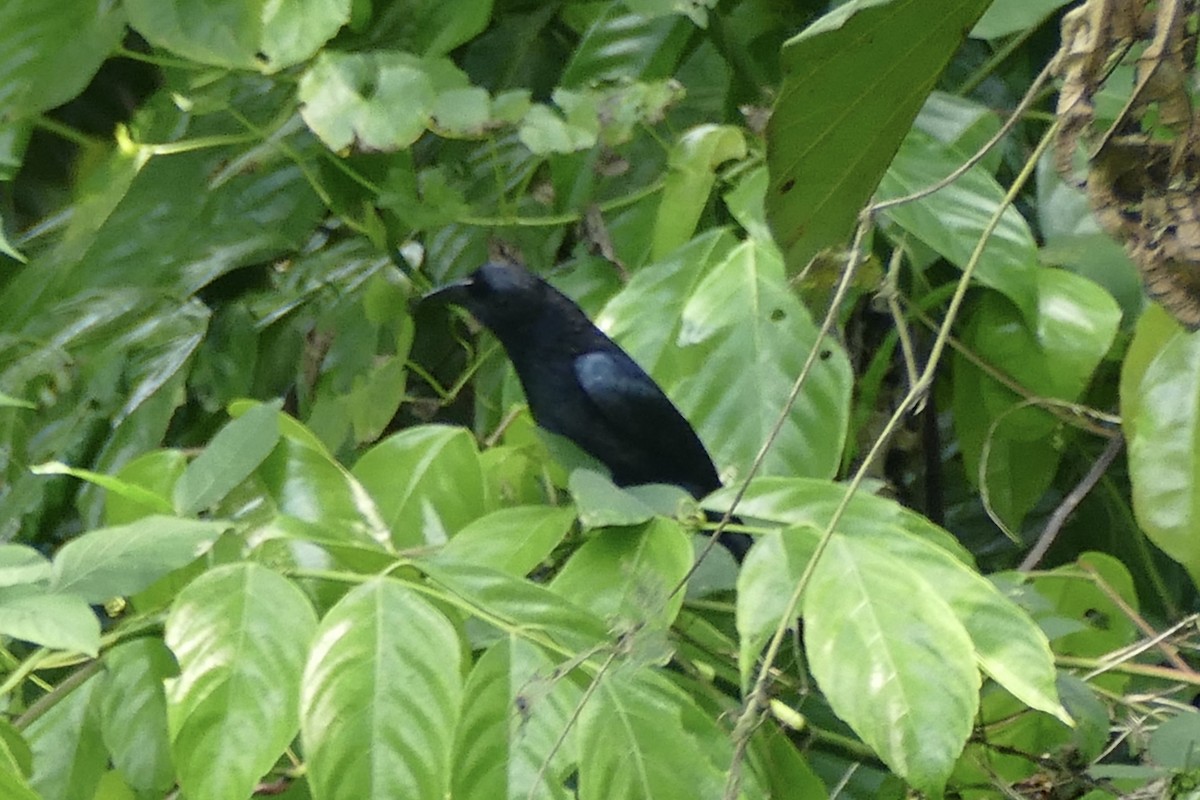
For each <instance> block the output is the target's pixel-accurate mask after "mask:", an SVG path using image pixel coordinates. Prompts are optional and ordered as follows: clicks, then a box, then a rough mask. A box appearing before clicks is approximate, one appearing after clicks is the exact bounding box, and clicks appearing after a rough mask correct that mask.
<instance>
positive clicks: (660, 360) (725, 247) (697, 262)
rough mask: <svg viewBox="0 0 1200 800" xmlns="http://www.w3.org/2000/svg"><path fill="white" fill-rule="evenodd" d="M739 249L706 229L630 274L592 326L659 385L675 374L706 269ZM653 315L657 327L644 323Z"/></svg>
mask: <svg viewBox="0 0 1200 800" xmlns="http://www.w3.org/2000/svg"><path fill="white" fill-rule="evenodd" d="M736 245H737V240H736V239H735V238H734V237H733V236H732V234H730V233H729V231H727V230H725V229H723V228H717V229H715V230H710V231H706V232H705V233H702V234H700V235H698V236H696V237H695V238H693V239H691V240H689V241H688V243H687V244H685V245H684V246H683V247H680V248H679V249H678V250H676V251H675V252H674V253H672V254H671V255H670V256H668V257H667V258H666V259H664V260H662V261H659V262H658V263H655V264H650V265H647V266H645V267H643V268H642V269H639V270H638V271H637V272H636V273H634V275H633V277H632V278H631V279H630V281H629V283H628V284H626V285H625V287H624V289H622V290H621V291H620V292H617V294H615V295H614V296H613V298H612V299H611V300H609V301H608V303H607V305H605V306H604V308H603V309H602V310H601V311H600V313H599V314H597V315H596V325H597V327H599V328H601V329H602V330H604V331H605V332H607V333H608V335H609V336H611V337H613V339H615V340H616V341H618V342H620V344H621V346H622V347H623V348H625V350H626V351H627V352H628V353H629V354H630V355H632V356H633V357H634V359H635V360H636V361H637V362H638V363H639V364H641V365H642V367H643V368H644V369H645V370H646V371H647V372H648V373H650V374H651V375H653V376H654V377H655V378H657V379H658V380H659V381H660V382H664V383H665V381H666V378H667V376H668V375H673V374H674V372H673V371H672V365H673V362H674V360H675V358H676V352H677V351H676V348H677V346H678V345H677V344H676V342H677V340H678V337H679V331H680V328H681V326H682V324H683V309H684V306H685V305H687V301H688V298H689V297H691V295H692V292H693V291H695V289H696V286H697V285H698V284H699V283H700V281H701V280H702V278H703V277H704V275H705V274H706V272H707V271H708V269H710V268H711V267H713V266H714V265H716V264H720V263H722V262H723V261H724V260H725V258H726V257H727V256H728V255H729V252H730V250H732V249H733V248H734V247H735V246H736ZM649 314H653V315H654V318H655V324H653V325H647V324H646V319H647V315H649Z"/></svg>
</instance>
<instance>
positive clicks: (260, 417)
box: [174, 401, 281, 516]
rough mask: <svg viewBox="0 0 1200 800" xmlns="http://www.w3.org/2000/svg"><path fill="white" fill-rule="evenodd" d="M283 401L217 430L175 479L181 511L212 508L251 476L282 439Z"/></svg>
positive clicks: (252, 412)
mask: <svg viewBox="0 0 1200 800" xmlns="http://www.w3.org/2000/svg"><path fill="white" fill-rule="evenodd" d="M280 405H281V404H280V403H279V402H278V401H275V402H272V403H263V404H261V405H258V406H256V407H254V408H252V409H250V410H249V411H247V412H246V413H245V414H243V415H242V416H240V417H238V418H237V419H234V420H231V421H230V422H229V424H227V425H226V426H225V427H224V428H222V429H221V430H219V431H217V434H216V436H214V437H213V438H212V440H211V441H210V442H209V443H208V446H207V447H205V448H204V450H203V452H201V453H200V455H198V456H197V457H196V459H195V460H194V461H193V462H192V463H190V464H188V466H187V469H185V470H184V471H183V474H182V475H180V476H179V480H178V481H177V482H176V483H175V491H174V501H175V509H176V511H177V512H178V513H179V514H181V515H183V516H188V515H191V514H195V513H196V512H198V511H203V510H205V509H207V508H210V507H211V506H213V505H215V504H216V503H217V502H218V501H220V500H221V499H222V498H224V497H225V495H227V494H229V492H231V491H232V490H233V489H234V488H235V487H236V486H237V485H238V484H240V483H241V482H242V481H244V480H246V478H248V477H250V474H251V473H252V472H254V470H256V469H257V468H258V466H259V465H260V464H262V462H263V460H264V459H266V457H267V456H268V455H270V453H271V451H272V450H274V449H275V445H276V444H277V443H278V442H279V408H280Z"/></svg>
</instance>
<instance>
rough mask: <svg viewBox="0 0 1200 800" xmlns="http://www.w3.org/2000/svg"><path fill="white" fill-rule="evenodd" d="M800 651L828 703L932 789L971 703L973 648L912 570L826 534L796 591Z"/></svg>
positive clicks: (945, 770) (965, 732)
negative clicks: (800, 592) (799, 593)
mask: <svg viewBox="0 0 1200 800" xmlns="http://www.w3.org/2000/svg"><path fill="white" fill-rule="evenodd" d="M804 642H805V651H806V652H807V654H808V657H809V663H810V666H811V668H812V671H813V675H814V676H815V677H816V679H817V683H818V684H819V685H820V687H821V690H822V691H823V692H824V694H825V696H826V698H827V699H828V700H829V704H830V706H832V707H833V710H834V712H835V713H836V714H837V715H838V716H839V717H841V718H842V719H843V720H845V721H846V723H847V724H849V725H850V727H851V728H853V729H854V732H855V733H856V734H858V736H859V737H860V738H861V739H862V740H863V741H864V742H866V743H867V744H868V745H870V746H871V748H872V749H873V750H874V751H875V752H876V753H878V754H879V757H880V758H882V759H883V761H884V763H886V764H887V765H888V767H889V768H891V769H892V770H893V771H894V772H895V773H896V774H897V775H900V776H901V777H903V778H904V779H905V780H906V781H908V782H909V783H910V784H912V786H913V787H914V788H916V789H918V790H920V791H923V792H928V793H931V794H934V795H939V794H940V793H941V791H942V789H943V787H944V786H945V785H946V781H947V780H948V779H949V777H950V773H951V771H952V770H953V768H954V763H955V761H957V760H958V757H959V755H960V754H961V753H962V751H963V747H964V746H965V745H966V743H967V738H968V737H969V736H970V734H971V727H972V724H973V722H974V718H975V712H976V711H977V710H978V708H979V694H978V693H979V685H980V680H979V672H978V670H977V669H976V667H975V664H974V648H973V646H972V642H971V639H970V637H969V636H968V635H967V632H966V630H964V629H963V626H962V624H961V623H960V622H959V620H958V619H956V618H955V615H954V612H953V610H952V609H951V608H950V606H949V605H948V604H947V603H946V601H945V600H943V599H942V598H941V597H940V596H939V594H938V592H937V590H936V588H935V587H934V586H931V585H929V584H926V583H925V582H924V581H923V580H922V577H921V575H920V573H918V572H916V571H914V570H912V569H911V568H910V567H909V565H908V564H906V563H905V562H903V561H901V560H898V559H896V558H894V557H892V556H890V555H888V554H886V553H884V552H882V551H880V550H879V549H877V548H875V547H872V546H870V545H869V544H868V543H866V542H862V541H859V540H857V539H855V538H853V537H835V538H834V539H833V540H832V541H831V542H830V543H829V546H828V548H827V549H826V551H825V554H824V555H823V556H822V557H821V560H820V561H819V562H818V563H817V567H816V570H815V571H814V573H813V576H812V582H811V583H810V584H809V587H808V592H807V593H806V595H805V598H804Z"/></svg>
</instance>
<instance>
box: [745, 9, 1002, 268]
mask: <svg viewBox="0 0 1200 800" xmlns="http://www.w3.org/2000/svg"><path fill="white" fill-rule="evenodd" d="M990 2H991V0H923V1H922V2H913V0H904V1H902V2H891V0H863V1H862V2H856V3H846V4H843V5H841V6H840V7H838V8H836V9H835V10H833V11H831V12H829V13H828V14H826V15H825V16H824V17H822V18H821V19H819V20H817V22H815V23H814V24H812V25H810V26H809V27H808V28H806V29H805V30H804V31H803V32H801V33H800V34H798V35H797V36H795V37H793V38H792V39H790V40H788V42H787V43H786V44H785V45H784V48H783V54H782V61H783V70H784V75H785V78H784V83H783V86H782V87H781V88H780V90H779V96H778V97H779V99H778V100H777V101H776V103H775V109H774V111H773V113H772V114H771V121H770V123H769V125H768V128H767V166H768V168H769V170H770V173H771V185H770V190H769V191H768V193H767V216H768V218H769V219H770V221H771V228H772V229H773V230H774V231H775V234H776V238H777V240H778V241H779V243H780V247H781V248H783V251H784V253H785V255H786V261H787V265H788V271H789V272H796V271H798V270H800V269H801V268H803V267H804V266H805V265H806V264H807V263H808V261H809V260H810V259H811V258H812V257H813V256H814V255H816V254H817V253H818V252H820V251H821V250H824V249H826V248H830V247H837V246H839V245H841V244H842V243H843V242H844V241H845V240H846V239H847V238H848V237H849V235H850V232H851V230H852V229H853V226H854V223H855V220H856V219H857V216H858V212H859V210H860V209H861V208H862V207H863V205H864V204H865V203H866V202H867V199H868V198H869V197H870V196H871V193H872V192H873V191H875V187H876V185H877V184H878V183H879V179H880V178H881V177H882V175H883V172H884V170H885V168H886V167H887V165H888V163H889V162H890V161H891V160H892V156H893V155H894V154H895V152H896V148H897V147H899V146H900V142H901V140H902V139H903V138H904V135H905V134H906V133H907V132H908V129H909V126H910V125H911V124H912V120H913V118H914V117H915V116H916V115H917V112H918V111H919V110H920V108H921V105H922V104H923V103H924V102H925V98H926V97H927V96H928V95H929V92H930V90H931V89H932V88H933V86H934V82H935V81H936V80H937V78H938V76H939V75H940V74H941V72H942V70H943V69H944V68H945V65H946V63H947V61H949V59H950V56H951V55H952V54H953V53H954V52H955V51H956V50H957V49H958V48H959V45H961V44H962V41H963V39H964V38H965V34H966V31H968V30H970V28H971V25H973V24H974V23H975V21H976V20H977V19H978V18H979V15H980V14H982V13H983V10H984V9H985V8H987V6H988V5H989V3H990ZM880 65H887V68H886V69H881V68H880Z"/></svg>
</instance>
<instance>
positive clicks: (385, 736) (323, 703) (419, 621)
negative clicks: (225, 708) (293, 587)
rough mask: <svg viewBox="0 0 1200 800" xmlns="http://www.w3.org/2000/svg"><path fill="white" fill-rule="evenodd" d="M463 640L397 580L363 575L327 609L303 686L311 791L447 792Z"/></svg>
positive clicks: (335, 794)
mask: <svg viewBox="0 0 1200 800" xmlns="http://www.w3.org/2000/svg"><path fill="white" fill-rule="evenodd" d="M460 647H461V645H460V642H459V638H458V635H457V633H456V632H455V630H454V627H453V626H452V625H451V624H450V623H449V621H447V619H446V618H445V617H444V616H442V614H441V613H440V612H438V611H437V610H436V609H435V608H434V607H433V606H431V605H430V604H429V603H428V602H427V601H425V600H424V599H423V598H422V597H421V596H420V595H418V594H417V593H415V592H414V591H412V590H411V589H408V588H406V587H405V586H404V585H403V584H401V583H399V582H397V581H394V580H388V579H378V580H375V581H372V582H370V583H367V584H363V585H362V586H359V587H357V588H355V589H354V590H353V591H351V592H350V593H349V594H347V595H346V596H345V597H344V598H342V600H340V601H339V602H338V603H337V605H335V606H334V607H333V608H332V609H330V610H329V613H327V614H326V615H325V618H324V619H323V620H322V621H321V624H320V627H319V628H318V630H317V634H316V637H315V639H314V640H313V645H312V650H311V651H310V654H309V658H308V663H307V665H306V666H305V669H304V681H303V690H302V692H301V695H300V723H301V734H302V739H303V742H304V750H305V753H306V755H307V764H308V776H309V781H310V782H311V784H312V790H313V793H314V795H315V796H318V797H323V798H356V799H357V798H363V799H364V800H366V799H367V798H380V800H383V799H384V798H395V797H442V796H444V795H446V789H447V787H448V785H449V782H450V765H451V761H450V754H451V745H452V743H453V735H454V728H455V724H456V721H457V718H458V709H459V703H460V700H461V695H462V678H461V668H460V666H459V661H460V659H461V653H460Z"/></svg>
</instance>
